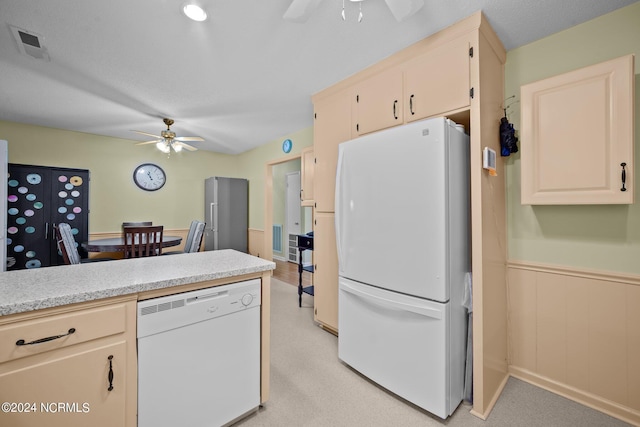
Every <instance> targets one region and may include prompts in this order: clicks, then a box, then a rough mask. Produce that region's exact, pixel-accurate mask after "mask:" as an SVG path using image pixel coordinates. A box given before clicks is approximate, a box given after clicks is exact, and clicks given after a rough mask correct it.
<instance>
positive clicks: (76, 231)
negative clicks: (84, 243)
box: [71, 228, 80, 246]
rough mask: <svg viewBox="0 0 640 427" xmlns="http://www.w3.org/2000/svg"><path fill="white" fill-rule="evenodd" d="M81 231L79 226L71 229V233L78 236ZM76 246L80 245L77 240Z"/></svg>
mask: <svg viewBox="0 0 640 427" xmlns="http://www.w3.org/2000/svg"><path fill="white" fill-rule="evenodd" d="M79 232H80V230H78V229H77V228H72V229H71V234H73V235H74V236H77V235H78V233H79ZM76 246H78V242H76Z"/></svg>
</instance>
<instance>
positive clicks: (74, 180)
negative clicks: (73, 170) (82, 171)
mask: <svg viewBox="0 0 640 427" xmlns="http://www.w3.org/2000/svg"><path fill="white" fill-rule="evenodd" d="M69 182H70V183H72V184H73V185H74V187H79V186H81V185H82V178H80V177H79V176H72V177H71V178H69Z"/></svg>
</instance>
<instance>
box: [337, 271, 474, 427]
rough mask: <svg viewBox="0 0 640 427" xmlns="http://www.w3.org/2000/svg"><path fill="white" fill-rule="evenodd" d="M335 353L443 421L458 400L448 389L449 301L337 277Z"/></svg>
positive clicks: (458, 392) (458, 394) (458, 393)
mask: <svg viewBox="0 0 640 427" xmlns="http://www.w3.org/2000/svg"><path fill="white" fill-rule="evenodd" d="M338 307H339V308H338V310H339V317H338V319H339V326H338V329H339V330H340V334H339V335H338V356H339V358H340V360H342V361H343V362H345V363H347V364H348V365H350V366H351V367H352V368H354V369H356V370H357V371H359V372H360V373H362V374H363V375H365V376H366V377H368V378H369V379H371V380H372V381H374V382H376V383H378V384H379V385H381V386H382V387H384V388H386V389H388V390H389V391H391V392H393V393H395V394H397V395H398V396H400V397H402V398H404V399H406V400H408V401H409V402H411V403H413V404H415V405H417V406H419V407H421V408H423V409H425V410H427V411H429V412H431V413H433V414H435V415H437V416H438V417H440V418H443V419H446V418H447V417H448V416H449V415H451V414H452V413H453V411H454V410H455V408H456V407H457V406H458V404H459V403H460V402H461V401H462V389H461V387H455V388H456V390H454V391H453V392H454V394H455V395H452V390H451V387H450V376H451V372H450V370H451V364H450V363H449V322H448V316H449V308H450V307H449V303H446V304H442V303H436V302H433V301H428V300H424V299H420V298H415V297H411V296H408V295H403V294H398V293H395V292H390V291H387V290H384V289H380V288H376V287H373V286H368V285H364V284H361V283H358V282H354V281H351V280H348V279H345V278H342V277H340V279H339V304H338Z"/></svg>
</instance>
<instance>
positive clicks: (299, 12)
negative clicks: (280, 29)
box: [283, 0, 320, 22]
mask: <svg viewBox="0 0 640 427" xmlns="http://www.w3.org/2000/svg"><path fill="white" fill-rule="evenodd" d="M319 4H320V0H293V1H292V2H291V5H290V6H289V8H288V9H287V11H286V12H285V13H284V16H283V18H284V19H286V20H287V21H291V22H305V21H306V20H307V19H309V17H310V16H311V14H312V13H313V11H314V10H316V8H317V7H318V5H319Z"/></svg>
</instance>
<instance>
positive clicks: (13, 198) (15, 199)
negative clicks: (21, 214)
mask: <svg viewBox="0 0 640 427" xmlns="http://www.w3.org/2000/svg"><path fill="white" fill-rule="evenodd" d="M7 200H8V201H10V202H17V201H18V196H15V195H13V194H12V195H10V196H9V197H7Z"/></svg>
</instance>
